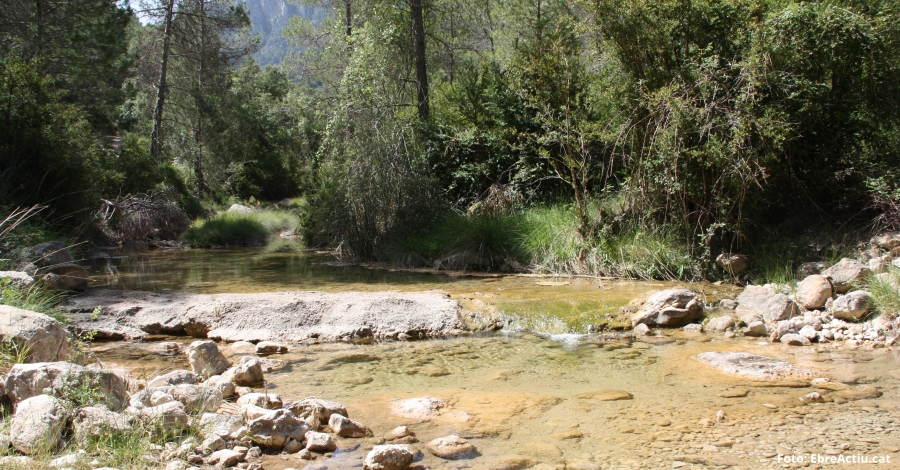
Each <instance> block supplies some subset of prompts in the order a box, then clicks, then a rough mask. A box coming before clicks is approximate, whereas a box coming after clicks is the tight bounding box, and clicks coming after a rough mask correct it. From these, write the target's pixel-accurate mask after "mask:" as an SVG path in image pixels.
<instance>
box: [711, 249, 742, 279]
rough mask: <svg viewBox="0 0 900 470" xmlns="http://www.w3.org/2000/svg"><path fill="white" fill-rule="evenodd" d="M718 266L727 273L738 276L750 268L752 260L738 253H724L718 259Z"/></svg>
mask: <svg viewBox="0 0 900 470" xmlns="http://www.w3.org/2000/svg"><path fill="white" fill-rule="evenodd" d="M716 264H717V265H718V266H719V267H720V268H722V269H724V270H725V272H727V273H729V274H731V275H732V276H737V275H739V274H742V273H743V272H744V271H746V270H747V268H749V267H750V258H748V257H747V255H740V254H736V253H722V254H721V255H719V256H718V257H717V258H716Z"/></svg>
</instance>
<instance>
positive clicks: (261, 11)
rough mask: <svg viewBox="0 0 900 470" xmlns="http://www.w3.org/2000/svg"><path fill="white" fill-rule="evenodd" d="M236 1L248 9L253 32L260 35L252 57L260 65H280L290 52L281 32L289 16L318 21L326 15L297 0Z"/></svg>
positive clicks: (320, 9)
mask: <svg viewBox="0 0 900 470" xmlns="http://www.w3.org/2000/svg"><path fill="white" fill-rule="evenodd" d="M239 1H240V3H242V4H244V5H245V7H246V8H247V12H248V13H249V15H250V21H251V22H253V33H254V34H258V35H259V37H260V48H259V51H258V52H257V53H256V54H254V55H253V58H254V59H256V62H257V63H258V64H259V65H260V66H261V67H264V66H266V65H270V64H280V63H281V62H282V61H284V58H285V56H287V54H288V53H289V52H290V48H291V46H290V45H289V44H288V43H287V41H286V40H285V39H284V36H282V34H281V33H282V31H283V30H284V27H285V26H287V24H288V21H290V19H291V18H292V17H294V16H300V17H303V18H306V19H308V20H310V21H313V22H315V23H320V22H321V21H322V19H324V18H325V14H326V10H325V9H324V8H320V7H314V6H309V5H301V4H300V0H239Z"/></svg>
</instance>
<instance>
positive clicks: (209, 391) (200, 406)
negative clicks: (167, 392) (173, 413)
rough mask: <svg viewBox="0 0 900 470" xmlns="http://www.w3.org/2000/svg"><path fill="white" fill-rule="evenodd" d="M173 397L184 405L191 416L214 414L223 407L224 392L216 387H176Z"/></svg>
mask: <svg viewBox="0 0 900 470" xmlns="http://www.w3.org/2000/svg"><path fill="white" fill-rule="evenodd" d="M171 393H172V397H173V398H175V399H176V400H178V401H180V402H181V403H182V404H184V409H185V411H186V412H187V413H189V414H195V413H205V412H214V411H216V410H217V409H219V406H221V405H222V392H220V391H219V389H217V388H214V387H204V386H200V385H189V384H184V385H176V386H175V387H172V389H171Z"/></svg>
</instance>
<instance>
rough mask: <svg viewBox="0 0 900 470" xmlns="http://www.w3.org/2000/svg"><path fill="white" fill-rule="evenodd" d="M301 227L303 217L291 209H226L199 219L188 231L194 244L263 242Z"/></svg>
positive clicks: (248, 243)
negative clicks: (290, 210) (238, 210)
mask: <svg viewBox="0 0 900 470" xmlns="http://www.w3.org/2000/svg"><path fill="white" fill-rule="evenodd" d="M299 230H300V218H299V217H298V216H297V215H295V214H293V213H290V212H282V211H256V212H246V213H244V212H222V213H219V214H216V215H214V216H212V217H211V218H209V219H198V220H196V221H195V222H194V224H193V225H192V226H191V227H190V228H189V229H188V231H187V232H186V233H185V235H184V236H185V238H186V239H187V240H188V241H189V242H190V243H191V246H194V247H210V246H214V245H224V246H260V245H263V244H265V243H266V241H267V240H268V239H269V238H270V237H272V236H273V235H277V234H280V233H285V232H288V233H290V234H296V233H298V232H299Z"/></svg>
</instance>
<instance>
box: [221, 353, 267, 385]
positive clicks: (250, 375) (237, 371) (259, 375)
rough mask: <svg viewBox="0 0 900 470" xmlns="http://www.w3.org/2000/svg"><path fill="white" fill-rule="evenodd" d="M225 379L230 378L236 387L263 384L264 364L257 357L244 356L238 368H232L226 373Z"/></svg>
mask: <svg viewBox="0 0 900 470" xmlns="http://www.w3.org/2000/svg"><path fill="white" fill-rule="evenodd" d="M223 375H224V376H225V377H230V378H231V381H232V382H234V384H235V385H244V386H252V385H259V384H261V383H263V381H264V380H265V378H264V377H263V369H262V362H260V360H259V359H257V358H255V357H250V356H244V357H242V358H241V362H239V363H238V364H237V365H236V366H234V367H232V368H231V369H229V370H228V371H226V373H224V374H223Z"/></svg>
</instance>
